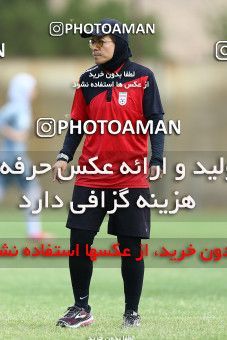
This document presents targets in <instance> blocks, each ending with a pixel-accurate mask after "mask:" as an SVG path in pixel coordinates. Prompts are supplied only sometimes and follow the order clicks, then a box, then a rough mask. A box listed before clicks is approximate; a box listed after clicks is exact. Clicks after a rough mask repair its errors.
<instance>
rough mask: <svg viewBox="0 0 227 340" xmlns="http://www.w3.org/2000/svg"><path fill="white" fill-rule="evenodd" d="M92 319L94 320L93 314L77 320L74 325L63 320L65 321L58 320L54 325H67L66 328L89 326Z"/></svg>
mask: <svg viewBox="0 0 227 340" xmlns="http://www.w3.org/2000/svg"><path fill="white" fill-rule="evenodd" d="M94 321H95V320H94V318H93V316H91V317H90V318H89V319H87V320H84V321H81V322H79V323H78V324H76V325H70V324H68V323H67V322H65V321H59V322H58V323H57V325H56V326H61V327H68V328H79V327H85V326H89V325H91V324H92V323H93V322H94Z"/></svg>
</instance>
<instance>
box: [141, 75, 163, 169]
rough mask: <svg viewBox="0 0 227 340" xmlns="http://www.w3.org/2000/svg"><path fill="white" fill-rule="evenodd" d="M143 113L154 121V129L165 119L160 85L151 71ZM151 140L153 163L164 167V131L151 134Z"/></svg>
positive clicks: (151, 161) (151, 160)
mask: <svg viewBox="0 0 227 340" xmlns="http://www.w3.org/2000/svg"><path fill="white" fill-rule="evenodd" d="M143 113H144V116H145V118H146V119H147V120H152V121H153V130H154V131H155V130H156V127H157V125H158V123H159V121H160V120H163V115H164V110H163V107H162V103H161V99H160V94H159V90H158V85H157V83H156V80H155V77H154V74H153V73H152V72H151V71H150V73H149V76H148V86H147V87H146V88H145V90H144V96H143ZM150 142H151V153H152V155H151V159H150V161H149V167H150V166H151V165H159V166H160V167H161V168H163V150H164V132H163V131H159V132H158V133H157V134H150Z"/></svg>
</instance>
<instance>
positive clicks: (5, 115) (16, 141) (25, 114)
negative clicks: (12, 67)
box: [0, 73, 50, 238]
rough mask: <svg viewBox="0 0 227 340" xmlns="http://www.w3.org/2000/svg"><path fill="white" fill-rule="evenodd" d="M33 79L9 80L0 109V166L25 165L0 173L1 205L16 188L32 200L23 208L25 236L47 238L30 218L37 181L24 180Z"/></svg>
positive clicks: (38, 192) (17, 77)
mask: <svg viewBox="0 0 227 340" xmlns="http://www.w3.org/2000/svg"><path fill="white" fill-rule="evenodd" d="M36 84H37V81H36V79H35V78H34V77H33V76H32V75H30V74H27V73H18V74H16V75H15V76H14V77H13V78H12V79H11V80H10V84H9V88H8V102H7V103H6V104H5V105H4V106H3V107H1V108H0V166H1V165H2V163H3V162H5V163H6V164H7V165H9V166H10V168H12V169H14V165H15V163H16V162H17V160H18V157H21V161H22V162H23V163H24V165H25V171H24V173H22V174H17V175H15V174H10V173H8V174H2V173H1V171H0V202H2V201H3V199H4V197H5V194H6V191H7V189H8V188H9V187H10V186H11V185H13V184H14V185H15V184H16V185H17V186H18V187H19V188H20V190H21V192H22V193H23V195H26V196H27V197H28V198H29V199H30V201H31V208H29V209H25V218H26V233H27V236H28V237H29V238H46V237H50V234H48V233H44V232H43V231H42V226H41V221H40V217H39V215H32V213H31V211H32V209H33V207H35V204H36V200H37V198H39V197H40V195H41V188H40V184H39V182H38V180H37V178H35V179H33V180H30V181H28V180H26V177H27V176H30V174H31V165H32V164H31V161H30V159H29V157H28V155H27V143H28V139H29V132H30V128H31V125H32V101H33V99H34V98H35V97H36V93H37V92H36Z"/></svg>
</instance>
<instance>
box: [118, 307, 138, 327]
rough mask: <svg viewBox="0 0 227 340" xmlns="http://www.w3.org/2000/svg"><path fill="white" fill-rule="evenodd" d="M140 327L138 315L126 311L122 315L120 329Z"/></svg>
mask: <svg viewBox="0 0 227 340" xmlns="http://www.w3.org/2000/svg"><path fill="white" fill-rule="evenodd" d="M138 326H140V315H139V314H138V313H136V312H134V311H133V310H127V311H126V312H125V314H124V315H123V324H122V327H138Z"/></svg>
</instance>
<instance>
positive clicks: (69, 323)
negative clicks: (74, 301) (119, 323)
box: [56, 306, 94, 328]
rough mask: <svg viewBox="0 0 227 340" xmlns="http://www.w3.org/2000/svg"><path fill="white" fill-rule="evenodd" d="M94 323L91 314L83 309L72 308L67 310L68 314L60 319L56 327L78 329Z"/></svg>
mask: <svg viewBox="0 0 227 340" xmlns="http://www.w3.org/2000/svg"><path fill="white" fill-rule="evenodd" d="M93 322H94V318H93V316H92V314H91V312H88V311H86V310H85V309H84V308H82V307H78V306H71V307H69V308H68V309H67V312H66V314H65V315H64V316H63V317H62V318H60V319H59V320H58V322H57V324H56V326H61V327H70V328H78V327H82V326H88V325H90V324H91V323H93Z"/></svg>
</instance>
